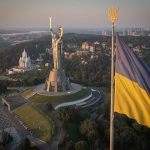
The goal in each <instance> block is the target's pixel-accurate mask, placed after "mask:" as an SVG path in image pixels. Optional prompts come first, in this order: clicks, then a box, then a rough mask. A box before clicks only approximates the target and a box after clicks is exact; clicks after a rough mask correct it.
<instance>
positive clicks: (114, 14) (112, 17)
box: [108, 7, 118, 150]
mask: <svg viewBox="0 0 150 150" xmlns="http://www.w3.org/2000/svg"><path fill="white" fill-rule="evenodd" d="M108 16H109V19H110V21H111V23H112V52H111V106H110V150H114V81H115V80H114V77H115V73H114V69H115V67H114V56H115V53H114V34H115V22H116V21H117V18H118V8H114V7H112V8H110V9H109V13H108Z"/></svg>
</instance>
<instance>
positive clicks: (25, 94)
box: [20, 87, 33, 97]
mask: <svg viewBox="0 0 150 150" xmlns="http://www.w3.org/2000/svg"><path fill="white" fill-rule="evenodd" d="M32 92H33V88H32V87H30V88H28V89H26V90H25V91H23V92H22V93H20V95H21V96H23V97H27V96H28V95H30V94H32Z"/></svg>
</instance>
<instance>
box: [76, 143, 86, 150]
mask: <svg viewBox="0 0 150 150" xmlns="http://www.w3.org/2000/svg"><path fill="white" fill-rule="evenodd" d="M87 149H88V144H87V142H86V141H79V142H77V143H75V150H87Z"/></svg>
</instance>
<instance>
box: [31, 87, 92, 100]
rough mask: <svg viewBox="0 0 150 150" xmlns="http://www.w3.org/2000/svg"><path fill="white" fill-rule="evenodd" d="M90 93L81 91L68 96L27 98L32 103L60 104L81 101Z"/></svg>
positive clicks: (35, 96)
mask: <svg viewBox="0 0 150 150" xmlns="http://www.w3.org/2000/svg"><path fill="white" fill-rule="evenodd" d="M90 93H91V91H90V90H89V89H82V90H81V91H79V92H77V93H74V94H70V95H62V96H44V95H39V94H35V95H33V96H32V97H30V98H29V100H31V101H32V102H34V103H48V102H51V103H60V102H66V101H73V100H78V99H82V98H84V97H86V96H88V95H90Z"/></svg>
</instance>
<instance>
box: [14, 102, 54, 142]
mask: <svg viewBox="0 0 150 150" xmlns="http://www.w3.org/2000/svg"><path fill="white" fill-rule="evenodd" d="M14 112H15V114H16V115H17V116H18V117H19V118H20V120H21V121H22V122H23V123H24V124H25V125H26V126H27V127H28V128H29V130H30V131H31V132H32V133H33V135H34V136H35V137H37V138H39V139H41V140H43V141H45V142H48V143H49V142H50V141H51V137H52V135H53V133H54V130H55V127H54V123H53V122H52V120H51V119H50V118H49V117H48V116H47V115H46V114H45V113H43V112H41V111H40V110H39V109H38V108H36V107H35V106H33V105H31V104H27V105H24V106H23V107H20V108H18V109H16V110H15V111H14Z"/></svg>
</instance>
